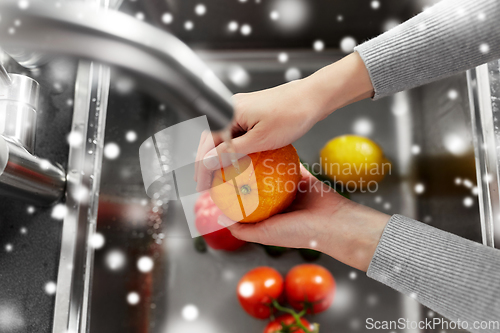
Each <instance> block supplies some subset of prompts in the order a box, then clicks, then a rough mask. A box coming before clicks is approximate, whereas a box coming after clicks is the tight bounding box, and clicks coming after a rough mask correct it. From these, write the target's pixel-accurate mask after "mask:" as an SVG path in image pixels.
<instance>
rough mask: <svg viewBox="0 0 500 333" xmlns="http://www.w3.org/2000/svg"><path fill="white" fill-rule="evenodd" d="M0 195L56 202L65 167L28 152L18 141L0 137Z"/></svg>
mask: <svg viewBox="0 0 500 333" xmlns="http://www.w3.org/2000/svg"><path fill="white" fill-rule="evenodd" d="M0 141H1V142H2V143H0V151H1V156H0V159H1V161H0V166H3V165H4V166H5V167H4V168H3V169H1V172H0V195H2V196H8V197H12V198H18V199H22V200H24V201H27V202H31V203H37V204H44V205H49V204H52V203H54V202H56V201H58V200H59V199H60V198H61V197H62V195H63V193H64V187H65V183H66V177H65V173H64V170H62V168H61V167H59V166H55V165H53V164H51V163H50V162H49V161H47V160H43V159H40V158H38V157H35V156H33V155H31V154H30V153H29V152H28V151H27V150H25V149H24V148H22V147H20V146H18V144H17V143H15V142H13V141H10V140H9V139H7V138H5V137H3V136H0Z"/></svg>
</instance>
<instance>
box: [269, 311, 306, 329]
mask: <svg viewBox="0 0 500 333" xmlns="http://www.w3.org/2000/svg"><path fill="white" fill-rule="evenodd" d="M300 321H301V322H302V325H304V326H305V327H307V328H308V329H310V330H311V329H312V327H311V324H310V323H309V322H308V321H307V320H306V319H304V318H300ZM294 323H295V318H293V316H292V315H290V314H286V315H282V316H279V317H278V318H276V319H275V320H273V321H272V322H270V323H269V324H268V325H267V326H266V328H265V329H264V333H280V332H282V329H283V325H282V324H285V325H287V326H288V325H291V324H294ZM287 332H290V333H305V332H304V330H302V329H301V328H293V329H292V330H290V331H287Z"/></svg>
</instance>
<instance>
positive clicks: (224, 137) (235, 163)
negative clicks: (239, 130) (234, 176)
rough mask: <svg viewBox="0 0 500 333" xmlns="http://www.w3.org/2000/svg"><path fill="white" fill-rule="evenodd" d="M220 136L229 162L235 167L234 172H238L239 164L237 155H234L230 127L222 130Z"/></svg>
mask: <svg viewBox="0 0 500 333" xmlns="http://www.w3.org/2000/svg"><path fill="white" fill-rule="evenodd" d="M221 137H222V140H224V143H225V144H226V147H227V152H228V153H229V158H230V160H231V164H232V165H233V166H234V168H235V169H236V172H237V173H238V174H239V173H240V164H239V163H238V157H237V156H236V151H235V150H234V145H233V138H232V135H231V129H229V130H224V131H223V132H222V133H221Z"/></svg>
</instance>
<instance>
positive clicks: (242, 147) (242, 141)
mask: <svg viewBox="0 0 500 333" xmlns="http://www.w3.org/2000/svg"><path fill="white" fill-rule="evenodd" d="M231 144H232V146H233V149H234V152H235V153H236V158H237V159H240V158H242V157H243V156H245V155H248V154H252V153H256V152H259V151H264V150H269V149H272V147H265V146H264V145H263V143H262V139H261V138H260V137H258V135H256V132H255V130H251V131H249V132H246V133H245V134H243V135H242V136H239V137H237V138H235V139H233V140H231ZM229 153H230V152H229V147H228V145H227V143H226V142H222V143H221V144H220V145H218V146H217V147H215V148H213V149H212V150H210V151H209V152H208V153H207V154H206V155H205V157H204V158H203V164H204V165H205V167H206V168H207V169H209V170H216V169H220V167H221V165H220V164H219V163H222V167H227V166H229V165H231V156H230V154H229ZM217 156H218V158H219V161H218V162H217V160H216V159H215V158H214V157H217Z"/></svg>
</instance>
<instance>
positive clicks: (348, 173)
mask: <svg viewBox="0 0 500 333" xmlns="http://www.w3.org/2000/svg"><path fill="white" fill-rule="evenodd" d="M320 163H321V167H322V172H323V174H324V175H325V176H327V177H328V178H330V179H331V180H332V181H333V182H338V183H340V184H342V185H344V186H346V187H347V188H349V189H350V190H351V189H352V190H363V189H368V190H370V189H374V188H375V187H378V182H380V181H381V180H382V179H383V178H384V176H385V175H386V174H390V172H391V163H390V162H389V160H387V159H386V158H385V157H384V152H383V151H382V149H381V148H380V147H379V146H378V145H377V144H376V143H375V142H373V141H372V140H370V139H368V138H365V137H362V136H357V135H343V136H339V137H336V138H334V139H332V140H330V141H329V142H328V143H327V144H326V145H325V146H324V147H323V149H321V152H320Z"/></svg>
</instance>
